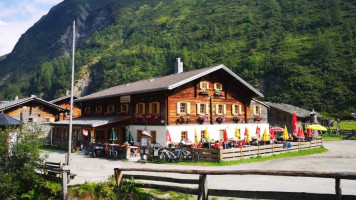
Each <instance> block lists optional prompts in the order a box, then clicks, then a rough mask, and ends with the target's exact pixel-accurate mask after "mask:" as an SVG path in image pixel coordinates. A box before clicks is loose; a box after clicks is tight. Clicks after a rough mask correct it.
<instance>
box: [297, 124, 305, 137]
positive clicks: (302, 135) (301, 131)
mask: <svg viewBox="0 0 356 200" xmlns="http://www.w3.org/2000/svg"><path fill="white" fill-rule="evenodd" d="M297 138H304V133H303V130H302V128H301V127H299V129H298V134H297Z"/></svg>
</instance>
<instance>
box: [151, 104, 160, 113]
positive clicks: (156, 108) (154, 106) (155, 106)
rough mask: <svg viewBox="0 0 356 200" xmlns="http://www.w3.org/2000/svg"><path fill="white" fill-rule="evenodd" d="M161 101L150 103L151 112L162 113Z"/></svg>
mask: <svg viewBox="0 0 356 200" xmlns="http://www.w3.org/2000/svg"><path fill="white" fill-rule="evenodd" d="M159 104H160V103H159V102H152V103H150V104H149V113H150V114H153V115H158V114H160V105H159Z"/></svg>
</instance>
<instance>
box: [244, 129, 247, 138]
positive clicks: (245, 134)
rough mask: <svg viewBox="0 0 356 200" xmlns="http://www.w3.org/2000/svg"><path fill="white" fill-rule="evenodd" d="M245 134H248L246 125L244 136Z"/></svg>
mask: <svg viewBox="0 0 356 200" xmlns="http://www.w3.org/2000/svg"><path fill="white" fill-rule="evenodd" d="M247 134H248V129H247V127H245V133H244V136H247Z"/></svg>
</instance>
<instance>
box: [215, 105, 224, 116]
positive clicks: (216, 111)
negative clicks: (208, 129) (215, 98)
mask: <svg viewBox="0 0 356 200" xmlns="http://www.w3.org/2000/svg"><path fill="white" fill-rule="evenodd" d="M220 106H221V112H219V107H220ZM215 114H216V115H226V104H222V103H217V104H215Z"/></svg>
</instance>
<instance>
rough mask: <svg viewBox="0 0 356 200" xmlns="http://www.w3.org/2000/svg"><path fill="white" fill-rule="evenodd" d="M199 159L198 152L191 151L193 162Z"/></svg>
mask: <svg viewBox="0 0 356 200" xmlns="http://www.w3.org/2000/svg"><path fill="white" fill-rule="evenodd" d="M199 160H200V156H199V153H198V152H193V153H192V161H193V162H198V161H199Z"/></svg>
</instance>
